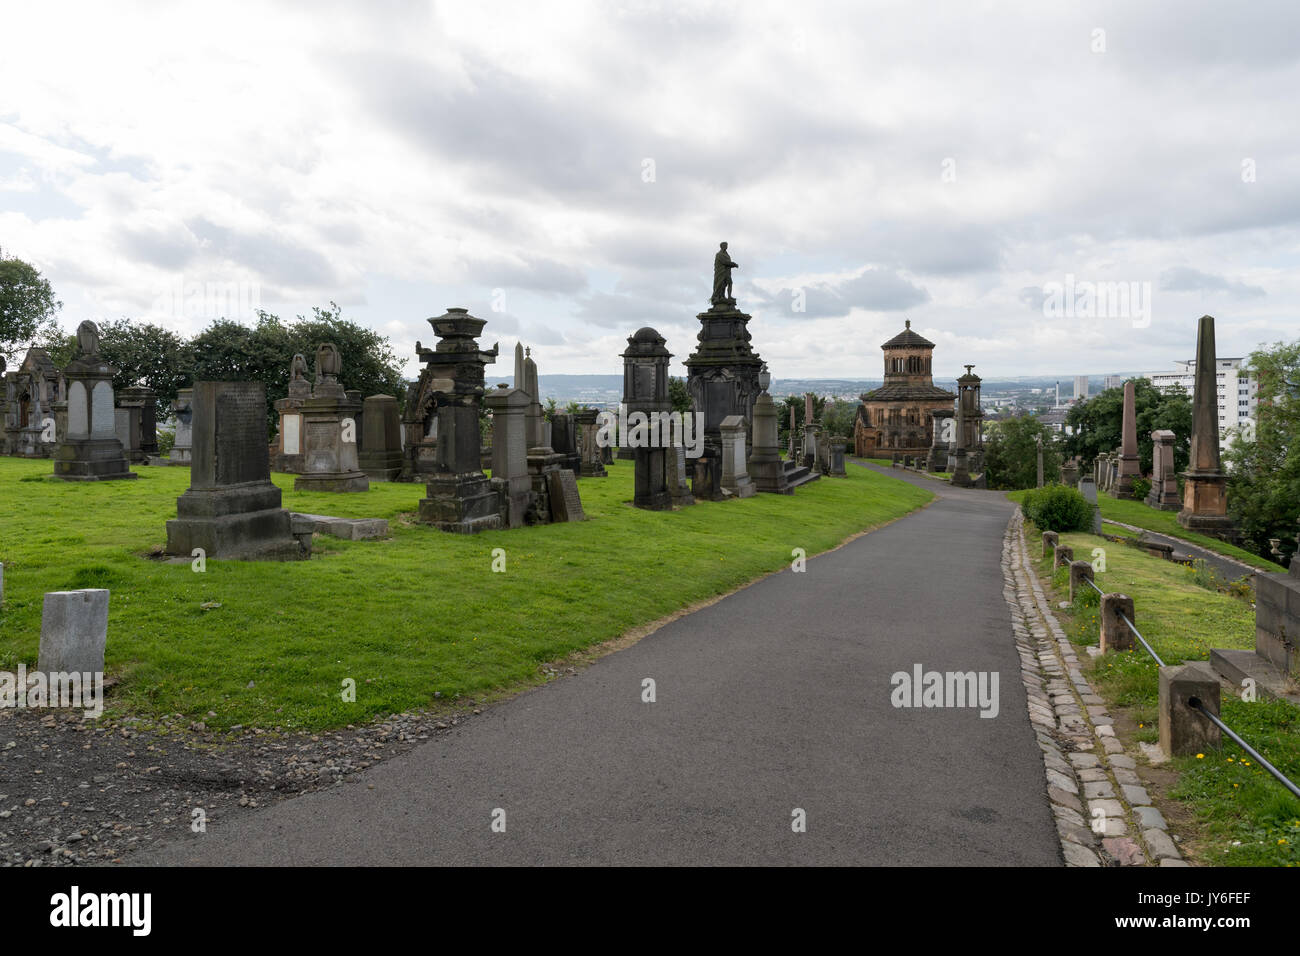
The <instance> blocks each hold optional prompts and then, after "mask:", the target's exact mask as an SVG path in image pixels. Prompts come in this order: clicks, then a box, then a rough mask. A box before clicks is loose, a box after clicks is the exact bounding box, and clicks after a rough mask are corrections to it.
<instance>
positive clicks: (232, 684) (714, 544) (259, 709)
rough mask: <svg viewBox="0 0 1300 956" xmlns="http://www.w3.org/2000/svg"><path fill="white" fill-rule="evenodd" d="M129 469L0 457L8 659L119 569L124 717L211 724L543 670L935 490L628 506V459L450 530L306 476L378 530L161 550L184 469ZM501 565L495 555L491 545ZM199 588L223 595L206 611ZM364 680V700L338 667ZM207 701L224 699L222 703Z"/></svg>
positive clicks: (343, 512) (840, 488) (831, 484)
mask: <svg viewBox="0 0 1300 956" xmlns="http://www.w3.org/2000/svg"><path fill="white" fill-rule="evenodd" d="M135 470H136V471H137V472H138V473H139V475H140V477H139V479H138V480H136V481H131V482H125V481H122V482H102V483H101V482H85V483H78V482H63V481H59V480H57V479H55V478H53V477H52V475H51V472H52V466H51V464H50V462H49V461H24V460H20V459H14V458H0V487H3V488H4V497H3V503H0V561H3V562H4V566H5V598H6V602H5V604H4V605H3V607H2V608H0V670H8V671H13V670H14V669H15V668H16V667H17V665H18V663H19V662H20V661H23V662H26V664H27V665H28V666H29V667H34V666H35V664H36V657H37V647H38V644H39V639H40V623H41V622H40V618H41V605H42V595H43V593H44V592H46V591H58V590H72V589H78V588H108V589H109V590H110V591H111V592H112V596H111V599H110V605H109V635H108V646H107V654H106V656H107V667H108V671H109V674H110V675H116V676H118V677H120V678H121V683H120V685H119V686H118V687H117V688H115V690H114V692H113V693H112V694H111V695H110V696H109V701H108V703H109V716H110V717H111V716H115V715H116V716H120V715H122V714H124V713H131V714H134V715H141V716H150V715H157V714H164V713H180V714H183V715H186V716H189V717H191V718H192V719H196V720H200V719H201V720H206V721H207V723H208V725H209V726H210V727H213V728H228V727H231V726H233V725H237V724H242V725H244V726H264V727H282V728H312V729H316V728H327V727H336V726H340V725H344V724H349V723H358V722H362V721H364V720H366V719H368V718H370V717H373V716H376V715H387V714H390V713H394V712H400V711H403V710H407V709H410V708H415V707H420V706H424V705H429V704H431V703H432V701H433V700H434V694H435V692H437V693H439V694H440V695H441V697H442V700H443V701H444V702H445V701H451V700H454V699H455V697H456V696H457V695H465V696H468V695H475V696H482V695H488V694H493V693H496V692H501V691H506V690H509V689H512V688H515V687H518V686H520V685H521V684H526V683H529V682H536V681H539V680H542V679H544V675H543V674H542V673H541V668H540V665H541V664H543V663H544V662H547V661H552V660H555V659H558V658H562V657H564V656H566V655H568V654H570V653H572V652H574V651H579V650H581V649H584V648H588V647H590V646H592V645H594V644H598V643H600V642H604V641H608V640H610V639H613V638H616V637H618V636H619V635H621V634H623V633H625V632H627V631H628V630H629V629H632V628H635V627H637V626H640V625H644V624H647V623H649V622H652V621H655V620H657V619H659V618H661V617H664V616H665V615H668V614H671V613H673V612H674V611H677V610H679V609H681V608H683V607H686V606H688V605H691V604H693V603H696V602H699V601H701V600H705V599H709V598H712V597H715V596H717V595H720V594H724V593H726V592H728V591H731V590H733V589H734V588H736V587H738V586H740V585H742V584H744V583H745V582H747V581H750V580H752V579H754V578H756V577H758V576H760V575H762V574H764V573H767V572H770V571H775V570H778V569H780V568H782V567H785V566H787V565H788V564H789V563H790V561H791V560H792V558H791V551H792V549H794V548H803V549H805V550H806V552H807V553H808V554H809V555H813V554H815V553H817V552H820V551H825V550H827V549H829V548H832V547H834V546H836V545H838V544H840V543H841V542H842V541H843V540H844V539H846V538H847V537H850V536H851V535H853V534H855V533H857V532H860V531H863V530H864V529H867V528H871V527H874V526H876V525H879V524H881V523H884V522H886V521H890V520H892V519H894V518H897V517H899V516H901V515H904V514H906V513H907V512H909V511H911V510H913V509H915V508H918V507H920V506H922V505H924V504H925V503H927V502H928V501H930V500H931V499H932V497H933V496H932V495H931V494H930V493H929V492H926V491H924V490H921V489H917V488H913V487H912V486H911V485H908V484H906V483H905V482H901V481H898V480H895V479H893V478H890V477H887V476H883V475H878V474H874V473H872V472H869V471H866V470H864V469H852V470H851V472H850V474H849V476H848V477H847V478H835V479H830V478H826V479H823V480H821V481H818V482H815V483H813V484H810V485H807V486H805V487H803V488H800V489H799V490H798V491H797V492H796V493H795V494H794V495H793V496H785V495H758V496H756V497H753V498H748V499H745V500H733V501H729V502H723V503H702V504H697V505H695V506H693V507H690V508H685V509H682V510H681V511H677V512H648V511H641V510H638V509H636V508H633V507H631V505H630V504H629V501H630V499H631V497H632V467H631V463H630V462H616V463H615V464H614V465H613V466H611V467H610V477H608V478H604V479H600V478H591V479H583V480H582V481H580V482H579V489H580V491H581V493H582V500H583V506H584V509H585V511H586V513H587V516H588V518H589V520H588V521H585V522H581V523H574V524H559V525H549V526H545V527H537V528H521V529H516V530H513V531H492V532H485V533H482V534H478V535H455V534H447V533H444V532H441V531H437V530H435V529H433V528H430V527H428V526H425V525H419V524H414V523H412V519H413V517H414V512H415V509H416V506H417V503H418V501H419V499H420V498H422V497H424V486H423V485H411V484H387V483H379V482H376V483H372V485H371V490H370V491H369V492H366V493H356V494H331V493H327V492H312V493H306V492H303V493H299V492H295V491H293V476H292V475H278V474H277V475H274V476H273V478H274V481H275V482H276V484H277V485H279V486H280V487H281V488H282V489H283V490H284V506H285V507H286V508H289V509H291V510H293V511H303V512H310V513H314V514H326V515H336V516H340V517H376V518H387V519H389V522H390V525H391V527H392V531H393V535H392V537H391V538H390V539H388V540H383V541H364V542H363V541H357V542H351V541H341V540H339V539H336V538H330V537H321V536H318V537H317V538H316V542H315V551H314V553H313V556H312V559H311V560H310V561H300V562H287V563H260V562H247V563H245V562H237V561H215V560H210V561H209V562H208V563H207V570H206V572H204V573H196V572H195V571H194V570H192V569H191V566H190V564H189V563H188V562H186V563H178V564H172V563H167V562H163V561H159V560H152V559H150V558H148V557H146V555H147V554H148V553H149V552H150V551H151V550H153V549H155V548H157V547H159V546H161V545H162V544H163V543H164V542H165V540H166V524H165V523H166V521H167V520H168V519H169V518H174V517H175V516H176V498H177V496H179V495H181V494H182V493H184V491H185V489H186V487H187V486H188V484H189V470H188V469H186V468H167V467H156V468H150V467H137V468H136V469H135ZM497 548H501V549H504V551H505V558H506V571H505V572H504V573H494V572H493V571H492V570H491V566H492V560H493V554H492V552H493V550H494V549H497ZM205 604H209V605H211V604H219V605H220V606H219V607H211V608H210V609H207V610H205V609H204V607H203V605H205ZM345 678H352V679H354V680H355V681H356V684H357V700H356V702H355V703H350V704H349V703H344V702H343V701H342V699H341V696H342V695H341V688H342V682H343V681H344V679H345ZM209 711H213V712H215V713H216V716H215V717H208V716H207V714H208V712H209Z"/></svg>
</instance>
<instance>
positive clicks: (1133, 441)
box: [1111, 379, 1142, 498]
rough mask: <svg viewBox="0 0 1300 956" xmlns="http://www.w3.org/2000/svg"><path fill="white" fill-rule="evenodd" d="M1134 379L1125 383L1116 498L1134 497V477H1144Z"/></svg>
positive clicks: (1114, 490) (1115, 490) (1114, 491)
mask: <svg viewBox="0 0 1300 956" xmlns="http://www.w3.org/2000/svg"><path fill="white" fill-rule="evenodd" d="M1134 389H1135V386H1134V383H1133V381H1132V380H1131V379H1130V380H1129V381H1127V382H1125V383H1124V421H1123V426H1122V429H1121V432H1120V434H1121V439H1120V440H1121V445H1120V452H1119V474H1118V475H1117V476H1116V480H1115V486H1114V488H1113V489H1112V490H1111V494H1112V495H1113V496H1114V497H1116V498H1132V497H1133V479H1134V478H1140V477H1142V469H1141V468H1140V467H1138V436H1137V408H1136V404H1135V391H1134Z"/></svg>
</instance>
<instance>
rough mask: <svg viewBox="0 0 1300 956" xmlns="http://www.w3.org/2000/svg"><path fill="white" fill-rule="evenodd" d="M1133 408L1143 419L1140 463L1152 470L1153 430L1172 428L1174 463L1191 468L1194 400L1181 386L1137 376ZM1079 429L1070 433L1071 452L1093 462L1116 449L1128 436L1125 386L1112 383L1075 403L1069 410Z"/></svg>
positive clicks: (1139, 432) (1067, 441)
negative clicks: (1171, 386)
mask: <svg viewBox="0 0 1300 956" xmlns="http://www.w3.org/2000/svg"><path fill="white" fill-rule="evenodd" d="M1133 383H1134V389H1133V410H1134V412H1135V413H1136V414H1135V417H1134V421H1135V423H1136V425H1137V439H1138V464H1139V467H1140V468H1141V469H1142V471H1143V472H1144V473H1150V471H1151V455H1152V442H1151V432H1153V431H1155V430H1157V429H1168V430H1169V431H1171V432H1173V433H1174V468H1175V470H1176V471H1178V472H1182V471H1185V470H1186V468H1187V461H1188V456H1189V455H1190V449H1191V444H1190V443H1191V435H1192V402H1191V399H1190V398H1189V397H1188V396H1187V394H1186V393H1185V392H1182V391H1181V390H1178V389H1169V390H1165V389H1160V388H1156V386H1154V385H1152V384H1151V383H1150V382H1148V381H1147V380H1146V379H1143V378H1139V379H1134V380H1133ZM1065 424H1066V425H1067V426H1068V427H1069V428H1071V429H1073V433H1072V434H1069V435H1067V436H1066V438H1065V446H1064V451H1065V454H1066V456H1067V457H1068V456H1076V455H1077V456H1078V458H1079V460H1080V461H1081V462H1082V463H1083V466H1084V467H1085V468H1087V467H1088V466H1089V465H1091V463H1092V461H1093V460H1094V459H1095V458H1096V457H1097V456H1098V455H1099V454H1101V453H1102V452H1108V451H1114V450H1115V449H1116V448H1118V447H1119V446H1120V444H1121V443H1122V441H1123V438H1124V389H1123V388H1108V389H1106V390H1105V391H1104V392H1102V393H1101V394H1099V395H1096V396H1094V397H1092V398H1090V399H1088V400H1087V401H1084V402H1080V403H1078V404H1077V405H1074V406H1073V407H1072V408H1071V409H1070V411H1069V412H1068V413H1067V414H1066V416H1065Z"/></svg>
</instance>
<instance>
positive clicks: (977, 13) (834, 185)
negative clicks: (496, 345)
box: [0, 0, 1300, 380]
mask: <svg viewBox="0 0 1300 956" xmlns="http://www.w3.org/2000/svg"><path fill="white" fill-rule="evenodd" d="M5 33H6V38H5V43H4V52H3V56H2V57H0V247H3V249H4V252H5V254H7V255H11V256H17V257H19V258H22V259H26V260H28V261H31V262H33V263H34V264H36V265H37V266H38V267H39V268H40V269H41V270H42V271H43V272H44V273H45V274H46V276H48V278H49V279H50V281H51V282H52V283H53V285H54V287H55V291H56V293H57V294H58V296H59V297H60V298H61V299H62V300H63V302H64V309H63V312H62V320H63V323H64V325H65V326H66V327H67V328H68V329H72V328H74V327H75V326H76V324H77V323H78V322H80V321H81V320H82V319H86V318H94V319H100V318H117V317H122V316H125V317H128V318H138V319H147V320H150V321H155V322H158V323H160V324H163V325H167V326H169V327H171V328H174V329H176V330H178V331H183V332H186V333H192V332H195V331H197V330H198V329H200V328H202V327H203V326H204V325H206V324H207V323H208V321H210V320H211V319H212V318H214V317H215V316H216V315H226V316H227V317H229V318H235V319H239V320H241V321H251V319H252V309H253V308H254V307H256V306H258V305H260V306H261V307H262V308H264V309H267V310H268V311H271V312H275V313H277V314H280V315H283V316H286V317H287V316H292V315H295V314H298V313H300V312H310V309H311V307H312V306H313V305H323V304H325V303H327V302H329V301H330V300H334V301H336V302H338V303H339V304H340V305H341V306H342V307H343V312H344V315H345V317H350V318H353V319H355V320H357V321H359V322H362V323H364V324H366V325H369V326H372V327H374V328H375V329H378V330H380V331H381V332H382V333H384V334H386V335H388V336H389V338H390V340H391V341H392V344H393V346H394V349H395V351H396V352H397V353H398V354H399V355H400V356H402V357H403V358H404V359H407V360H408V364H407V366H406V371H407V373H408V374H414V373H415V372H416V371H417V370H418V369H417V366H416V364H415V363H414V361H413V359H412V358H411V356H412V355H413V349H414V343H415V341H416V339H420V340H422V341H423V342H424V343H425V344H426V345H429V344H431V343H432V342H433V340H434V336H433V334H432V332H431V330H430V328H429V327H428V325H427V323H426V322H425V320H426V319H427V318H428V317H429V316H433V315H439V314H441V313H442V312H443V311H444V310H445V308H446V307H447V306H450V305H460V306H464V307H466V308H468V309H469V310H470V311H471V312H473V313H475V314H476V315H478V316H480V317H482V318H485V319H487V320H488V326H487V328H486V330H485V332H484V340H485V344H488V345H490V344H491V343H492V342H494V341H499V342H500V344H501V350H502V356H503V358H502V359H501V360H500V361H499V363H498V365H497V366H496V367H494V368H493V369H490V370H489V372H490V374H491V373H500V374H502V375H506V376H508V375H509V374H510V371H511V369H510V362H509V360H508V353H509V351H510V350H511V349H512V348H513V345H514V342H515V341H516V340H517V339H522V340H523V341H524V342H525V343H526V344H528V345H530V346H532V347H533V354H534V356H535V357H536V359H537V361H538V366H539V369H540V370H541V372H542V373H543V374H548V373H561V372H567V373H615V372H618V371H620V368H621V365H620V359H619V358H618V353H620V352H621V351H623V349H624V348H625V347H626V338H627V336H628V335H630V334H631V333H632V332H634V331H635V330H636V329H637V328H639V327H641V326H644V325H651V326H654V327H655V328H657V329H658V330H659V331H660V332H661V333H662V334H663V335H664V336H665V337H666V338H667V339H668V346H669V348H670V349H671V351H672V352H673V353H674V355H675V356H676V358H675V359H674V366H675V369H674V371H676V372H680V370H681V369H680V365H679V363H680V361H681V360H682V359H684V358H686V356H687V355H688V354H689V353H690V352H691V351H692V349H693V348H694V345H695V335H696V332H697V330H698V322H697V321H696V320H695V318H694V317H695V315H696V313H698V312H700V311H702V310H703V309H705V308H707V307H708V298H709V294H710V283H711V273H712V261H713V255H714V252H715V251H716V250H717V244H718V242H719V240H723V239H725V240H727V241H728V242H729V243H730V250H731V253H732V255H733V257H734V258H735V260H736V261H738V262H739V263H740V264H741V268H740V269H739V270H738V271H737V272H736V274H735V295H736V298H737V300H738V303H739V305H740V307H741V308H742V309H744V310H745V311H748V312H750V313H751V314H752V315H753V317H754V318H753V321H752V322H751V323H750V331H751V332H752V334H753V344H754V346H755V348H756V349H757V350H758V351H759V352H760V353H761V354H762V355H763V357H764V358H765V359H766V360H767V362H768V364H769V367H770V368H771V371H772V373H773V375H775V376H777V377H791V376H800V377H859V378H869V377H878V376H879V375H880V373H881V353H880V348H879V346H880V343H881V342H883V341H884V340H885V339H887V338H889V337H890V336H892V335H893V334H895V333H896V332H897V331H898V330H900V329H901V328H902V327H903V322H904V319H905V318H910V319H911V321H912V325H913V327H914V328H915V329H917V330H918V331H920V332H921V333H922V334H924V335H925V336H927V337H928V338H930V339H931V340H932V341H934V342H936V343H937V345H938V348H937V349H936V352H935V368H936V373H937V376H939V377H951V376H952V375H953V374H954V373H957V372H959V371H960V366H961V365H962V364H964V363H974V364H975V366H976V371H977V372H980V373H982V374H984V375H985V376H1002V375H1029V374H1061V375H1070V374H1075V373H1094V374H1098V373H1104V372H1110V371H1138V370H1145V371H1149V370H1155V369H1167V368H1169V366H1170V364H1171V363H1172V361H1173V360H1175V359H1182V358H1189V357H1191V355H1192V354H1193V352H1194V348H1195V332H1196V330H1195V320H1196V318H1197V317H1198V316H1200V315H1202V314H1205V313H1209V314H1211V315H1214V316H1216V317H1217V319H1218V343H1219V354H1220V355H1221V356H1223V355H1229V354H1231V355H1240V354H1245V353H1247V352H1249V351H1250V350H1251V349H1252V348H1254V347H1256V346H1257V345H1258V344H1259V343H1261V342H1271V341H1276V340H1278V339H1283V338H1285V339H1288V340H1292V339H1294V338H1295V337H1296V335H1297V333H1298V331H1300V322H1298V321H1297V317H1298V316H1300V308H1297V306H1300V273H1298V272H1297V269H1296V266H1297V263H1298V260H1300V244H1298V241H1297V239H1298V235H1300V232H1298V229H1297V225H1298V223H1300V123H1298V122H1297V109H1298V106H1297V98H1298V97H1297V94H1300V3H1296V2H1295V0H1279V2H1249V3H1240V4H1236V3H1225V2H1222V0H1216V2H1189V0H1179V2H1168V3H1135V2H1131V0H1128V2H1120V3H1088V4H1068V5H1067V4H1059V5H1058V4H1047V3H1043V2H1042V0H1031V2H1026V3H1013V2H998V3H980V2H973V0H957V2H951V3H930V4H924V5H922V4H917V3H915V2H911V0H905V2H899V3H872V4H868V3H861V2H859V3H849V4H844V5H838V4H836V5H832V4H818V3H807V2H801V3H799V4H792V3H788V2H787V3H775V4H770V5H769V4H763V3H754V2H748V3H743V4H741V3H726V4H716V5H715V4H706V3H691V4H687V5H682V6H677V5H662V6H661V5H659V4H649V3H636V4H627V5H616V4H613V3H599V4H595V5H593V6H589V7H588V6H580V5H577V4H573V3H563V4H546V3H538V2H524V3H518V4H498V3H484V2H481V0H473V2H463V0H462V2H455V3H448V4H432V5H431V4H416V3H389V4H383V3H375V2H367V3H349V4H344V3H338V4H329V3H320V2H317V3H311V4H294V5H284V6H275V5H271V4H267V3H258V4H256V5H251V6H248V7H244V6H242V5H240V4H230V3H224V2H223V3H221V4H216V3H210V4H206V5H198V4H195V5H185V4H180V3H158V4H142V5H131V4H122V3H113V4H103V3H96V4H85V5H79V4H78V5H65V4H60V3H51V2H41V3H26V4H16V5H11V6H10V7H9V8H7V11H6V14H5ZM1054 283H1055V284H1057V285H1053V284H1054ZM1086 283H1123V284H1124V285H1123V289H1125V290H1127V291H1129V292H1132V293H1136V295H1135V297H1134V298H1132V299H1131V300H1130V301H1129V302H1128V304H1127V307H1120V308H1110V309H1105V310H1103V311H1105V312H1107V314H1105V315H1099V316H1098V315H1089V314H1088V309H1089V306H1088V302H1087V300H1086V299H1080V300H1076V299H1075V298H1074V297H1066V296H1064V295H1062V294H1059V293H1060V292H1061V291H1062V289H1063V287H1066V286H1067V284H1070V286H1071V287H1072V288H1074V289H1076V290H1078V289H1081V288H1084V289H1086V288H1087V286H1086V285H1085V284H1086ZM1119 288H1120V287H1119V286H1112V287H1111V289H1112V290H1116V291H1117V290H1118V289H1119ZM199 290H202V293H203V294H198V295H196V292H197V291H199ZM209 292H210V294H209ZM1054 293H1057V294H1056V298H1055V300H1054V299H1053V295H1054ZM1148 293H1149V301H1148V300H1147V295H1148ZM1144 305H1148V306H1149V311H1148V312H1145V314H1144ZM799 306H802V311H799V310H798V309H799ZM1061 311H1066V312H1071V311H1072V313H1073V314H1064V315H1062V314H1058V313H1059V312H1061ZM344 378H345V380H346V372H345V375H344Z"/></svg>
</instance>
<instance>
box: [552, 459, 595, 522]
mask: <svg viewBox="0 0 1300 956" xmlns="http://www.w3.org/2000/svg"><path fill="white" fill-rule="evenodd" d="M546 477H547V480H548V482H549V483H550V495H551V520H552V521H586V520H587V515H586V514H585V513H584V512H583V510H582V499H581V498H580V497H579V496H578V480H577V478H575V477H574V474H573V472H572V471H570V470H569V469H567V468H561V469H560V470H559V471H552V472H550V473H549V474H548V475H547V476H546Z"/></svg>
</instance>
